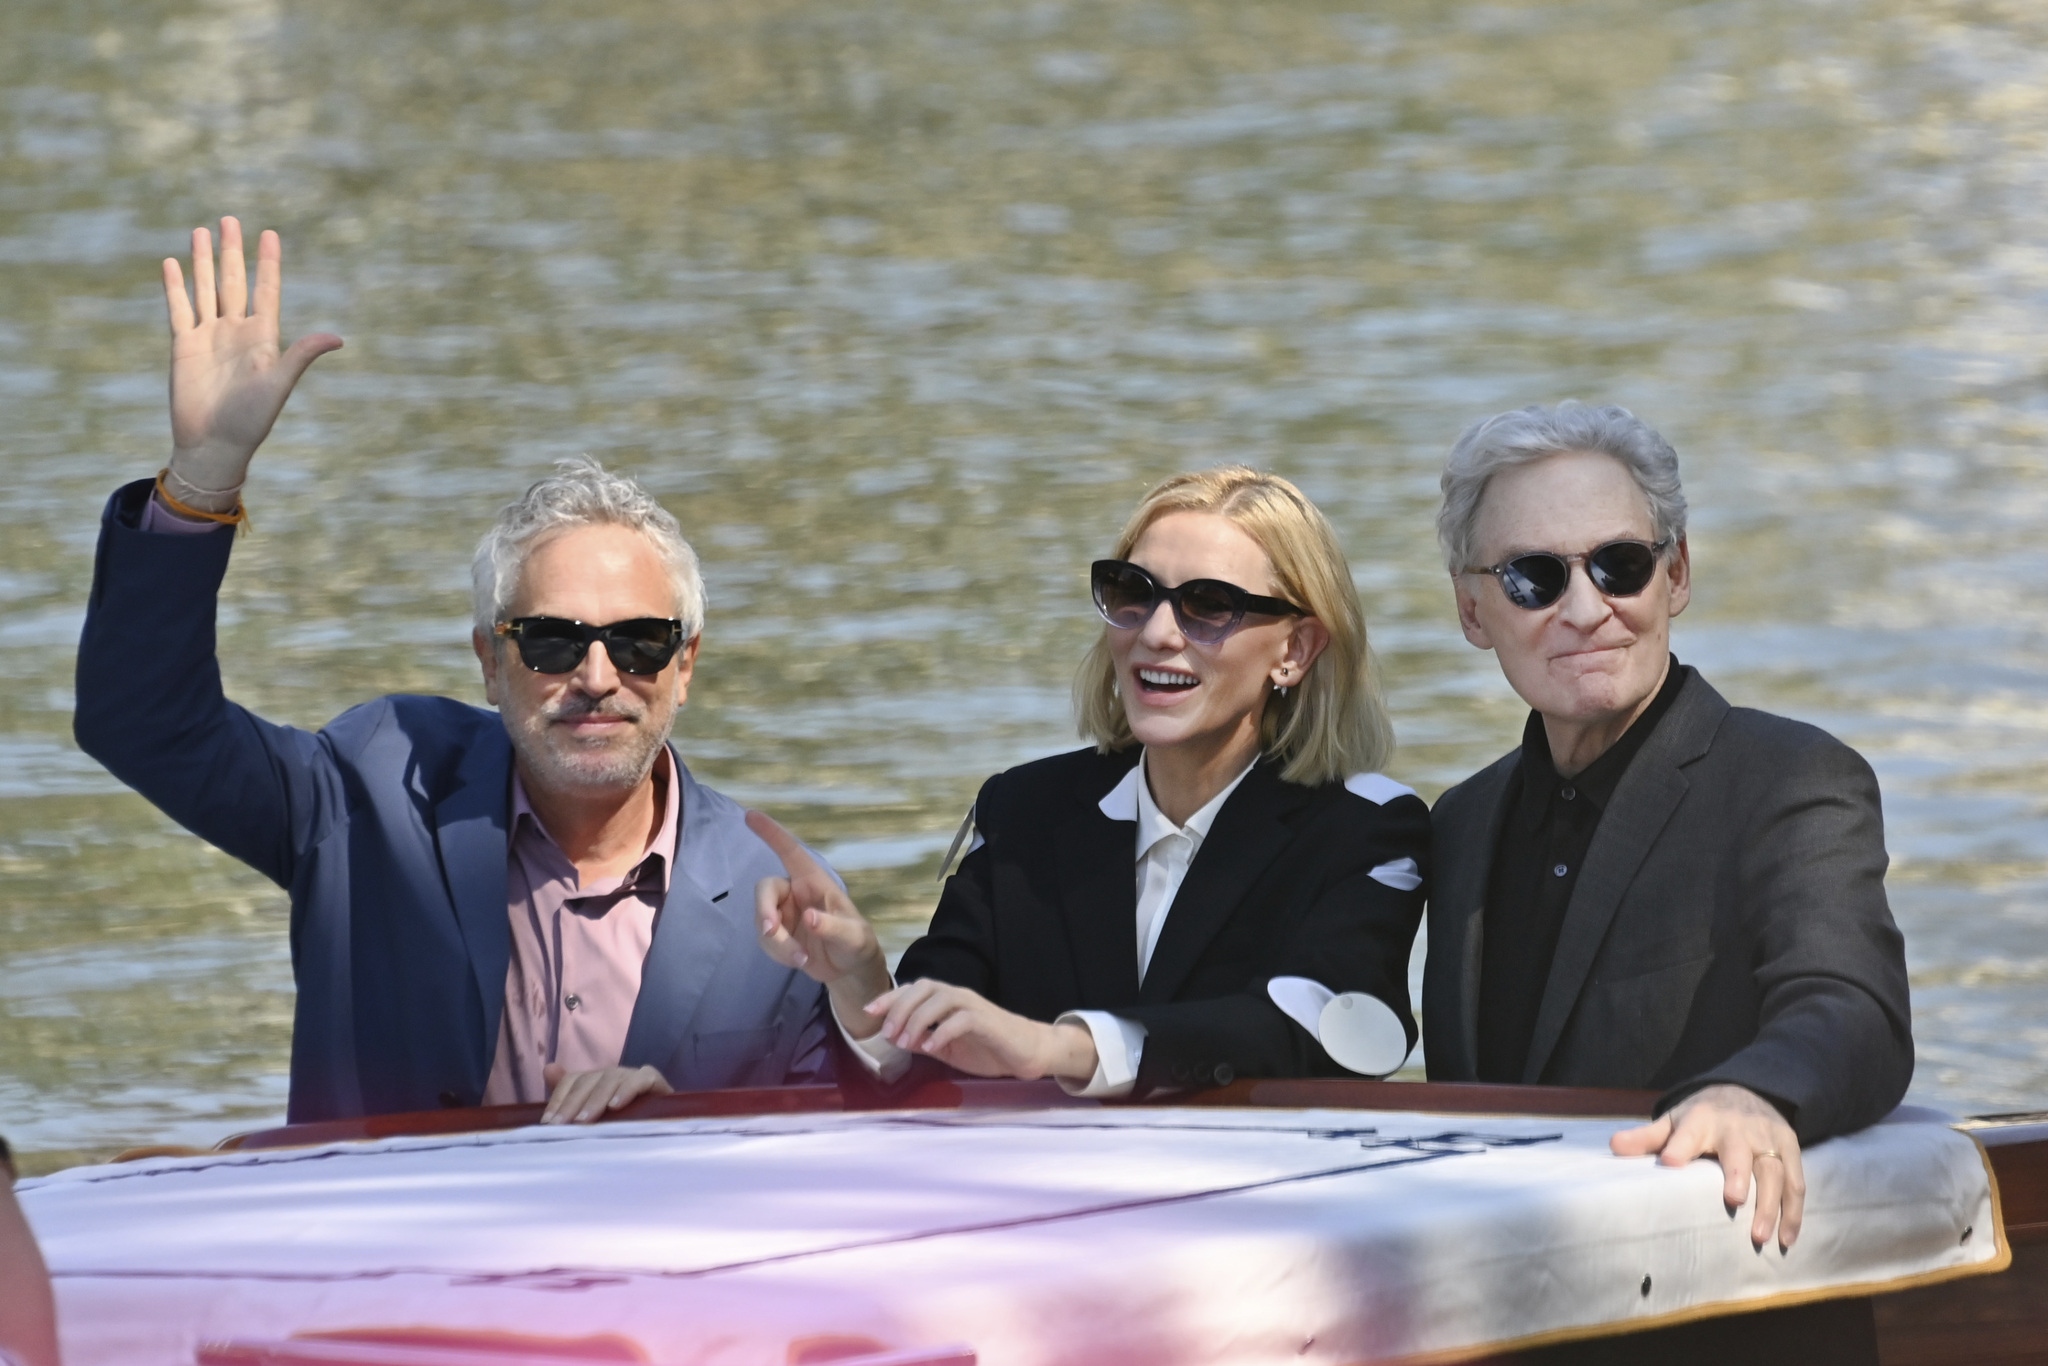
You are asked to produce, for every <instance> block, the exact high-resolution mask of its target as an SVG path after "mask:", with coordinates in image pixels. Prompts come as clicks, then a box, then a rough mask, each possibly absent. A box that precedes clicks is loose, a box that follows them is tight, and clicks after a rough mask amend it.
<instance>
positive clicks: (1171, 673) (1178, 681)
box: [1135, 667, 1201, 697]
mask: <svg viewBox="0 0 2048 1366" xmlns="http://www.w3.org/2000/svg"><path fill="white" fill-rule="evenodd" d="M1135 672H1136V673H1137V675H1138V690H1139V691H1140V692H1142V693H1150V694H1156V695H1159V696H1162V697H1173V696H1178V695H1179V694H1181V693H1184V692H1186V691H1188V690H1189V689H1190V688H1193V687H1194V686H1195V685H1196V684H1197V683H1200V682H1201V680H1200V679H1198V678H1196V677H1195V676H1194V675H1193V674H1191V673H1189V672H1188V671H1187V670H1185V669H1158V668H1149V667H1147V668H1140V669H1138V670H1136V671H1135Z"/></svg>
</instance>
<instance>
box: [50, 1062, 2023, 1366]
mask: <svg viewBox="0 0 2048 1366" xmlns="http://www.w3.org/2000/svg"><path fill="white" fill-rule="evenodd" d="M1651 1099H1652V1098H1651V1097H1650V1096H1648V1095H1646V1094H1641V1093H1634V1092H1589V1091H1570V1090H1557V1089H1550V1088H1527V1087H1496V1086H1442V1085H1424V1084H1400V1083H1376V1082H1363V1081H1355V1082H1354V1081H1294V1082H1281V1081H1266V1082H1240V1083H1237V1084H1235V1085H1233V1086H1229V1087H1225V1088H1223V1089H1221V1090H1218V1091H1213V1092H1207V1093H1203V1094H1200V1095H1195V1096H1192V1097H1185V1098H1183V1099H1182V1100H1181V1101H1180V1102H1179V1103H1177V1104H1175V1105H1172V1106H1153V1105H1146V1106H1100V1105H1095V1104H1090V1103H1082V1102H1076V1101H1073V1100H1070V1099H1069V1098H1068V1097H1066V1096H1065V1095H1064V1093H1062V1092H1061V1091H1059V1090H1058V1088H1057V1087H1054V1086H1052V1085H1050V1084H1040V1083H1002V1082H991V1083H974V1082H962V1083H957V1084H956V1083H939V1084H934V1085H928V1086H926V1087H924V1088H922V1089H921V1090H919V1091H916V1092H913V1093H912V1094H910V1095H909V1096H908V1097H906V1098H905V1100H904V1101H903V1102H902V1103H901V1105H900V1106H899V1107H898V1108H892V1109H887V1110H873V1109H869V1110H858V1109H850V1108H848V1101H847V1099H846V1098H844V1097H842V1096H841V1094H840V1092H839V1091H837V1090H836V1089H834V1088H830V1087H795V1088H782V1089H777V1090H766V1091H743V1092H710V1093H698V1094H686V1095H677V1096H670V1097H661V1098H656V1099H649V1100H645V1101H642V1102H640V1103H639V1104H638V1105H636V1106H634V1107H632V1108H630V1109H629V1110H627V1111H624V1112H622V1113H621V1115H620V1116H619V1117H617V1118H615V1119H612V1120H610V1121H608V1122H605V1123H603V1124H599V1125H595V1126H589V1127H577V1128H570V1127H548V1128H543V1127H539V1126H536V1125H535V1124H534V1123H533V1121H534V1120H535V1119H536V1118H537V1117H538V1110H539V1107H537V1106H527V1107H504V1108H500V1109H494V1110H461V1111H453V1110H451V1111H442V1112H436V1113H431V1114H423V1115H399V1116H386V1117H382V1118H376V1119H369V1120H361V1121H348V1122H341V1123H333V1124H315V1125H301V1126H294V1127H289V1128H284V1129H276V1130H270V1131H268V1132H265V1133H260V1134H252V1135H245V1136H242V1137H240V1138H238V1139H230V1140H228V1142H226V1143H225V1144H223V1145H222V1146H221V1148H220V1149H219V1150H216V1151H213V1152H208V1153H194V1154H189V1155H185V1154H178V1153H169V1152H165V1151H163V1150H152V1151H150V1152H146V1153H145V1154H144V1155H141V1156H136V1157H134V1159H133V1160H127V1161H122V1162H118V1163H114V1164H110V1165H107V1166H101V1167H84V1168H76V1169H73V1170H70V1171H65V1172H61V1173H58V1174H56V1175H54V1176H51V1177H48V1178H45V1179H42V1180H38V1181H28V1182H24V1183H23V1184H22V1186H21V1187H20V1188H19V1189H20V1194H21V1198H22V1204H23V1207H24V1208H25V1209H26V1211H27V1212H28V1215H29V1218H30V1220H31V1222H32V1223H33V1224H34V1226H35V1228H36V1231H37V1234H38V1236H39V1238H40V1239H41V1240H42V1243H43V1248H44V1253H45V1256H46V1258H47V1259H48V1261H49V1263H50V1267H51V1271H52V1275H53V1277H54V1280H55V1284H56V1287H57V1297H58V1304H59V1313H60V1318H61V1322H62V1334H63V1341H64V1350H65V1359H66V1361H67V1362H68V1363H70V1366H579V1364H580V1366H592V1363H647V1364H648V1366H805V1364H807V1363H821V1362H828V1361H830V1362H839V1363H843V1364H844V1366H967V1364H968V1363H975V1364H977V1366H1055V1364H1056V1363H1057V1364H1058V1366H1096V1364H1097V1363H1102V1364H1103V1366H1108V1364H1109V1363H1117V1364H1118V1366H1123V1364H1124V1363H1160V1366H1238V1364H1239V1363H1244V1364H1246V1366H1250V1364H1252V1363H1274V1364H1275V1366H1279V1364H1280V1363H1290V1364H1291V1363H1300V1362H1329V1363H1363V1362H1390V1361H1399V1362H1448V1361H1469V1360H1481V1359H1484V1358H1486V1357H1488V1356H1490V1355H1494V1354H1498V1353H1501V1352H1505V1351H1511V1350H1514V1349H1516V1348H1519V1347H1527V1346H1532V1345H1538V1344H1543V1343H1552V1342H1566V1341H1572V1340H1575V1339H1581V1338H1588V1337H1595V1336H1604V1335H1609V1334H1615V1333H1625V1332H1630V1331H1638V1330H1641V1329H1644V1328H1647V1327H1652V1326H1658V1325H1663V1324H1670V1323H1677V1322H1684V1321H1687V1320H1689V1319H1695V1318H1702V1317H1708V1316H1714V1315H1722V1314H1733V1313H1742V1312H1745V1311H1750V1310H1755V1309H1759V1308H1764V1307H1770V1306H1777V1305H1788V1304H1797V1303H1802V1302H1810V1301H1815V1300H1821V1299H1827V1298H1831V1297H1840V1296H1848V1295H1868V1294H1877V1295H1880V1296H1882V1297H1883V1298H1881V1299H1880V1300H1879V1301H1878V1306H1879V1319H1880V1325H1881V1332H1882V1334H1883V1339H1884V1351H1885V1360H1886V1362H1887V1363H1892V1364H1894V1366H1895V1364H1896V1363H1899V1362H1911V1361H1923V1360H1924V1361H1942V1362H1962V1361H1972V1360H1977V1361H1994V1360H2007V1359H2014V1360H2016V1359H2020V1358H2016V1357H2005V1356H2001V1355H2000V1354H1999V1346H2000V1343H2001V1342H2006V1341H2008V1340H2009V1345H2012V1346H2015V1347H2022V1348H2031V1347H2038V1346H2039V1345H2040V1342H2041V1338H2040V1337H2039V1336H2038V1334H2039V1333H2040V1330H2041V1329H2043V1328H2044V1327H2048V1323H2044V1308H2043V1306H2042V1297H2041V1296H2040V1295H2039V1293H2038V1292H2039V1290H2040V1289H2041V1288H2042V1287H2041V1283H2042V1281H2044V1280H2048V1254H2044V1253H2042V1252H2039V1251H2037V1250H2036V1246H2035V1245H2033V1244H2031V1243H2030V1241H2029V1240H2032V1239H2036V1238H2042V1239H2048V1125H2030V1124H2008V1125H1992V1126H1988V1127H1979V1128H1977V1129H1976V1130H1975V1131H1974V1132H1964V1131H1960V1130H1959V1129H1958V1128H1956V1127H1952V1126H1951V1125H1949V1124H1946V1123H1942V1122H1931V1121H1925V1120H1923V1121H1919V1122H1915V1121H1914V1120H1912V1119H1910V1118H1907V1117H1905V1116H1903V1115H1902V1116H1901V1117H1897V1118H1895V1119H1894V1120H1893V1121H1888V1122H1887V1123H1884V1124H1881V1125H1878V1126H1876V1127H1874V1128H1872V1129H1869V1130H1866V1131H1865V1132H1863V1133H1861V1134H1856V1135H1852V1136H1849V1137H1847V1138H1841V1139H1836V1140H1833V1141H1831V1142H1828V1143H1824V1144H1821V1145H1818V1146H1816V1147H1815V1148H1813V1149H1812V1150H1810V1152H1809V1153H1808V1154H1807V1155H1806V1172H1807V1178H1808V1187H1809V1191H1808V1198H1807V1214H1806V1223H1805V1230H1804V1232H1803V1234H1802V1236H1801V1238H1800V1240H1799V1242H1798V1244H1797V1245H1796V1246H1795V1247H1794V1248H1793V1249H1792V1251H1791V1252H1790V1253H1789V1254H1787V1255H1783V1256H1781V1255H1779V1254H1778V1252H1777V1251H1776V1249H1775V1247H1769V1248H1767V1249H1766V1250H1765V1251H1764V1252H1762V1253H1759V1252H1757V1251H1756V1250H1754V1249H1753V1248H1752V1247H1751V1246H1750V1244H1749V1239H1748V1220H1747V1219H1746V1218H1739V1217H1738V1218H1733V1219H1731V1218H1730V1217H1729V1216H1728V1215H1727V1214H1726V1213H1725V1212H1724V1211H1723V1209H1722V1207H1721V1202H1720V1198H1719V1188H1720V1182H1721V1176H1720V1172H1719V1169H1718V1168H1717V1167H1715V1166H1714V1164H1713V1163H1711V1162H1701V1163H1696V1164H1694V1165H1692V1166H1690V1167H1687V1168H1680V1169H1668V1168H1663V1167H1660V1166H1658V1165H1657V1164H1656V1163H1655V1162H1654V1160H1652V1159H1648V1158H1635V1159H1624V1158H1616V1157H1614V1156H1612V1155H1610V1154H1609V1152H1608V1149H1607V1140H1608V1137H1609V1135H1610V1134H1612V1133H1613V1132H1614V1130H1615V1129H1616V1128H1617V1127H1618V1126H1617V1121H1618V1120H1623V1121H1625V1120H1629V1119H1633V1118H1638V1117H1640V1116H1642V1115H1643V1114H1645V1113H1646V1112H1647V1109H1648V1106H1649V1103H1650V1100H1651ZM2000 1177H2002V1178H2003V1186H2004V1190H2003V1198H2004V1199H2005V1200H2006V1201H2007V1202H2008V1203H2007V1205H2006V1208H2005V1209H2004V1211H2003V1217H2001V1210H2000V1200H2001V1189H2000V1180H1999V1178H2000ZM2015 1242H2018V1243H2020V1244H2021V1248H2020V1261H2019V1263H2018V1264H2017V1265H2016V1266H2014V1267H2013V1269H2008V1267H2009V1266H2011V1265H2012V1264H2013V1262H2014V1255H2015V1254H2014V1249H2013V1246H2012V1245H2013V1244H2014V1243H2015Z"/></svg>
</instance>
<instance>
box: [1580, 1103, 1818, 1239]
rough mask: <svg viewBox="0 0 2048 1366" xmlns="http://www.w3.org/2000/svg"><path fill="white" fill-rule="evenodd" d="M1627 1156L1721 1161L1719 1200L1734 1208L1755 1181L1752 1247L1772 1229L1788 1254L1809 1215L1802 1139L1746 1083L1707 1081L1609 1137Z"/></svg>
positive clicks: (1673, 1163)
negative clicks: (1650, 1117)
mask: <svg viewBox="0 0 2048 1366" xmlns="http://www.w3.org/2000/svg"><path fill="white" fill-rule="evenodd" d="M1608 1146H1609V1147H1610V1148H1612V1149H1613V1150H1614V1151H1615V1152H1616V1153H1618V1154H1620V1155H1621V1156H1623V1157H1640V1156H1643V1155H1645V1154H1647V1153H1656V1154H1657V1160H1658V1161H1659V1162H1661V1163H1662V1164H1663V1165H1665V1166H1667V1167H1683V1166H1684V1165H1685V1164H1686V1163H1688V1162H1691V1161H1693V1160H1694V1159H1695V1158H1699V1157H1706V1156H1710V1155H1711V1156H1712V1157H1713V1158H1714V1159H1715V1160H1716V1161H1718V1162H1719V1163H1720V1164H1721V1177H1722V1180H1721V1200H1722V1202H1723V1203H1724V1204H1725V1205H1727V1207H1728V1208H1729V1209H1730V1210H1731V1211H1732V1210H1736V1209H1739V1208H1741V1206H1742V1205H1743V1204H1744V1202H1746V1201H1747V1200H1748V1199H1749V1191H1750V1177H1751V1176H1752V1175H1754V1176H1755V1178H1756V1210H1755V1212H1754V1213H1753V1214H1752V1215H1751V1217H1750V1221H1749V1241H1750V1244H1751V1246H1753V1247H1756V1248H1762V1247H1763V1245H1764V1244H1765V1243H1767V1242H1769V1241H1770V1238H1771V1234H1772V1233H1773V1232H1776V1234H1777V1235H1778V1246H1779V1248H1780V1249H1782V1250H1784V1251H1788V1252H1789V1251H1790V1250H1791V1248H1792V1244H1794V1243H1796V1242H1798V1241H1799V1226H1800V1224H1801V1223H1802V1222H1803V1221H1804V1219H1805V1217H1806V1169H1805V1167H1804V1166H1803V1165H1802V1164H1801V1162H1800V1160H1799V1137H1798V1135H1797V1134H1795V1133H1794V1132H1793V1131H1792V1126H1791V1125H1789V1124H1787V1123H1786V1122H1785V1117H1784V1116H1783V1115H1781V1114H1779V1113H1778V1107H1777V1106H1775V1105H1772V1104H1771V1103H1770V1102H1769V1101H1767V1100H1765V1099H1764V1098H1763V1097H1762V1096H1759V1095H1758V1094H1757V1093H1756V1092H1754V1091H1751V1090H1749V1089H1748V1088H1746V1087H1742V1086H1728V1085H1720V1086H1707V1087H1702V1088H1701V1089H1700V1090H1698V1091H1695V1092H1693V1094H1691V1095H1690V1096H1687V1097H1686V1098H1685V1099H1684V1100H1682V1101H1680V1102H1679V1103H1678V1104H1677V1105H1675V1106H1673V1107H1672V1108H1671V1110H1670V1111H1669V1112H1668V1113H1666V1114H1664V1115H1663V1116H1661V1117H1660V1118H1658V1119H1656V1120H1654V1121H1652V1122H1651V1123H1649V1124H1645V1125H1642V1126H1640V1127H1638V1128H1634V1129H1624V1130H1622V1131H1621V1132H1620V1133H1618V1134H1616V1135H1615V1136H1614V1137H1613V1138H1612V1139H1610V1140H1609V1141H1608Z"/></svg>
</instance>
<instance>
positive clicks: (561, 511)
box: [470, 455, 705, 637]
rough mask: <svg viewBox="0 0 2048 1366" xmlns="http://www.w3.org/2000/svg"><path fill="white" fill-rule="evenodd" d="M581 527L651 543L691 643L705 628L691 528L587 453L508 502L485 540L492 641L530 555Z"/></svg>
mask: <svg viewBox="0 0 2048 1366" xmlns="http://www.w3.org/2000/svg"><path fill="white" fill-rule="evenodd" d="M579 526H622V527H629V528H631V529H632V530H634V531H637V532H639V533H641V534H642V535H644V536H645V537H647V539H648V540H650V541H652V542H653V543H654V548H655V550H656V551H658V552H659V553H660V555H661V558H662V560H663V562H664V563H666V564H667V566H668V572H669V578H670V580H671V581H672V582H673V584H674V587H675V597H676V616H677V617H679V618H680V619H681V620H682V623H683V630H684V632H685V634H686V636H688V637H695V636H696V635H697V633H698V632H699V631H701V630H703V629H704V606H705V601H704V580H703V577H702V576H701V575H700V574H699V573H698V569H697V552H696V551H694V550H692V549H690V543H689V542H688V541H686V540H684V539H683V529H682V527H681V526H680V525H679V524H678V523H677V522H676V519H675V518H674V517H673V516H671V515H670V514H669V511H668V509H666V508H664V507H663V506H662V505H661V504H659V503H657V502H655V501H654V499H653V498H652V497H651V496H650V495H649V494H648V492H647V490H645V489H643V488H641V487H640V485H639V484H637V483H635V482H634V481H633V480H631V479H628V478H626V477H625V476H624V475H622V474H613V473H611V472H610V471H608V470H606V469H605V467H604V466H602V465H600V464H598V463H597V461H595V460H592V459H591V458H590V457H589V456H587V455H580V456H577V457H576V458H575V459H573V460H558V461H556V462H555V472H554V473H553V474H550V475H548V476H547V477H546V478H544V479H541V480H538V481H537V482H535V484H534V485H533V487H531V488H529V489H527V491H526V492H525V493H524V494H523V495H521V496H520V497H519V498H518V499H517V500H516V501H514V502H510V503H507V504H505V506H504V507H503V508H502V509H501V510H500V511H499V513H498V520H497V521H495V522H493V523H492V524H491V529H490V530H489V531H487V532H485V533H484V538H483V540H481V541H479V542H477V547H476V558H475V559H474V560H472V561H471V562H470V589H471V598H472V602H473V604H474V607H475V612H476V629H477V630H478V631H480V632H482V633H483V634H485V635H489V634H490V633H491V628H492V627H493V626H495V625H496V624H497V623H498V622H499V621H501V620H503V619H504V613H505V611H506V610H507V608H509V607H510V605H511V602H512V595H513V594H514V593H515V592H517V591H518V588H519V574H520V571H521V570H522V569H524V568H525V566H526V557H527V556H528V555H529V554H531V553H532V551H533V548H534V546H536V545H537V544H539V543H540V541H541V540H542V539H544V538H545V537H547V536H549V535H551V534H552V533H554V532H557V531H566V530H568V529H570V528H572V527H579Z"/></svg>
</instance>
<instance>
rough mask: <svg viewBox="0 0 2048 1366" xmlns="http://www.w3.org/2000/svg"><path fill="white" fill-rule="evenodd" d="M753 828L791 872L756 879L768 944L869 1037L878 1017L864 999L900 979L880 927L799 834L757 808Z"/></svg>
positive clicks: (853, 1029)
mask: <svg viewBox="0 0 2048 1366" xmlns="http://www.w3.org/2000/svg"><path fill="white" fill-rule="evenodd" d="M747 828H748V829H749V830H752V831H753V832H754V833H755V834H756V835H759V836H760V837H761V839H762V840H763V841H764V842H765V843H766V844H767V845H768V847H769V848H770V849H773V850H774V851H775V856H776V857H777V858H779V859H781V860H782V866H783V868H784V869H785V870H786V871H787V872H788V873H789V876H788V877H786V878H782V877H764V878H762V879H761V880H760V881H759V882H757V883H755V884H754V916H755V922H756V925H757V928H758V929H759V932H760V936H761V950H762V952H764V953H766V954H767V955H768V956H769V957H770V958H773V959H774V960H775V961H776V962H778V963H780V964H782V965H783V966H784V967H787V968H796V969H798V970H800V971H801V972H803V973H804V974H805V975H806V976H808V977H810V978H811V979H812V980H813V981H817V982H822V983H823V984H824V986H825V989H826V990H827V991H828V992H830V993H831V994H832V1008H833V1011H834V1013H835V1014H837V1015H838V1017H839V1022H840V1023H841V1024H842V1025H844V1026H845V1027H846V1031H847V1033H849V1034H851V1035H853V1037H854V1038H856V1039H864V1038H868V1037H870V1036H871V1035H873V1034H874V1032H875V1027H876V1022H875V1018H874V1017H873V1016H872V1015H870V1014H868V1013H867V1012H866V1011H864V1010H863V1009H862V1007H864V1006H866V1005H867V1003H868V1002H870V1001H872V1000H874V999H875V998H876V997H877V996H880V995H881V994H882V993H883V992H886V991H887V990H889V988H890V987H892V986H894V985H895V983H894V982H893V981H892V980H891V979H890V977H889V963H888V960H887V959H886V958H884V957H883V956H882V944H881V941H880V940H878V939H876V938H875V931H874V927H873V926H871V925H869V924H868V922H867V918H866V917H865V916H863V915H862V914H861V913H860V908H859V907H858V906H856V905H854V904H853V899H852V898H851V897H849V896H847V894H846V893H845V891H844V890H842V889H841V888H840V886H839V883H838V882H837V881H836V880H834V878H833V876H832V874H830V873H828V872H826V871H825V868H824V865H822V864H820V863H819V862H818V861H817V860H816V859H814V858H812V857H811V854H810V851H809V850H808V849H805V848H804V846H803V844H802V842H801V841H799V840H798V839H797V837H796V836H795V835H792V834H790V833H789V831H787V830H785V829H783V828H782V827H781V826H780V825H778V824H777V823H776V822H775V821H774V820H773V819H771V818H770V817H768V816H764V815H762V814H761V813H760V812H759V811H749V812H748V813H747Z"/></svg>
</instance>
